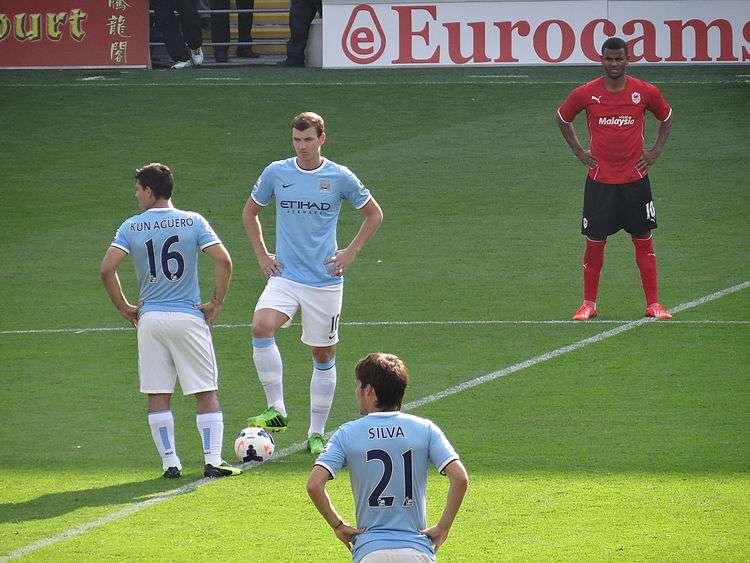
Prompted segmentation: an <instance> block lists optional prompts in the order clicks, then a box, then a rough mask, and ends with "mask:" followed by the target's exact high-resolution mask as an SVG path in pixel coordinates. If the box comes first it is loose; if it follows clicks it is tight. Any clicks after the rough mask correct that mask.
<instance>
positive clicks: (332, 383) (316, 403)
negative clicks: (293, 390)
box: [307, 358, 336, 437]
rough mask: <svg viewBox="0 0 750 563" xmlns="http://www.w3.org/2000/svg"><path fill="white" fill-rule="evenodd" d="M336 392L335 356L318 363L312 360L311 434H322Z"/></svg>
mask: <svg viewBox="0 0 750 563" xmlns="http://www.w3.org/2000/svg"><path fill="white" fill-rule="evenodd" d="M335 392H336V358H331V360H330V361H329V362H326V363H325V364H320V363H318V362H316V361H313V373H312V379H311V380H310V429H309V430H308V432H307V435H308V437H309V436H310V435H311V434H316V433H317V434H324V433H325V427H326V421H327V420H328V414H329V413H330V412H331V404H333V395H334V394H335Z"/></svg>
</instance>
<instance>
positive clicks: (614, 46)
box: [602, 37, 628, 57]
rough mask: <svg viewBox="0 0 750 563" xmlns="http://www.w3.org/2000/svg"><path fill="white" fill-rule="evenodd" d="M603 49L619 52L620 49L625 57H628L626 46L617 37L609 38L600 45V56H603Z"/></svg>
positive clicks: (623, 41)
mask: <svg viewBox="0 0 750 563" xmlns="http://www.w3.org/2000/svg"><path fill="white" fill-rule="evenodd" d="M605 49H610V50H612V51H619V50H620V49H622V50H623V51H625V56H626V57H627V56H628V44H627V43H625V40H623V39H620V38H619V37H610V38H609V39H607V40H606V41H605V42H604V43H603V44H602V55H604V50H605Z"/></svg>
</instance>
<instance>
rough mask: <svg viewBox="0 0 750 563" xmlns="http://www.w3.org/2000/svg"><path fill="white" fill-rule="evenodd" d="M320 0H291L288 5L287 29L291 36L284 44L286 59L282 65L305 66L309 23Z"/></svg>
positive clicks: (318, 6)
mask: <svg viewBox="0 0 750 563" xmlns="http://www.w3.org/2000/svg"><path fill="white" fill-rule="evenodd" d="M320 6H321V2H317V1H315V0H291V4H290V6H289V30H290V32H291V36H290V38H289V42H288V43H287V45H286V60H284V61H282V63H281V64H282V65H283V66H305V47H306V46H307V35H308V33H309V32H310V23H312V21H313V19H314V18H315V14H316V13H317V12H318V10H320Z"/></svg>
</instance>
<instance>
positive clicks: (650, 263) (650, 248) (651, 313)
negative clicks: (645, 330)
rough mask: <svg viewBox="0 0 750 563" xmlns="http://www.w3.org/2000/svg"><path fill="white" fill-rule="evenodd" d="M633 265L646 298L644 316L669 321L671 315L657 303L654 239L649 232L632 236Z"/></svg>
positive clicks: (657, 284)
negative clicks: (637, 272)
mask: <svg viewBox="0 0 750 563" xmlns="http://www.w3.org/2000/svg"><path fill="white" fill-rule="evenodd" d="M632 239H633V248H634V249H635V263H636V264H637V266H638V271H639V273H640V274H641V283H642V284H643V293H644V295H645V296H646V316H647V317H654V318H656V319H671V318H672V315H671V314H670V313H669V312H668V311H667V310H666V309H665V308H664V307H662V306H661V304H660V303H659V282H658V275H657V271H656V252H654V239H653V237H652V236H651V233H650V232H645V233H640V234H634V235H633V236H632Z"/></svg>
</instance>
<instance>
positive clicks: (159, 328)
mask: <svg viewBox="0 0 750 563" xmlns="http://www.w3.org/2000/svg"><path fill="white" fill-rule="evenodd" d="M135 177H136V184H135V194H134V195H135V198H136V200H137V201H138V207H139V208H140V209H141V213H139V214H138V215H135V216H133V217H131V218H129V219H127V220H126V221H125V222H124V223H123V224H122V225H121V226H120V228H119V229H118V230H117V233H116V234H115V238H114V240H113V241H112V243H111V246H110V247H109V249H108V250H107V253H106V254H105V255H104V259H103V260H102V266H101V277H102V281H103V282H104V287H105V289H106V290H107V293H108V294H109V297H110V299H111V300H112V303H113V304H114V305H115V307H117V309H118V310H119V311H120V314H122V316H123V317H125V318H126V319H127V320H128V321H130V322H131V323H133V325H136V326H137V329H138V376H139V379H140V388H141V392H142V393H145V394H146V395H148V423H149V427H150V428H151V436H152V438H153V440H154V444H155V445H156V449H157V451H158V452H159V455H160V456H161V458H162V467H163V469H164V477H166V478H168V479H175V478H178V477H180V476H181V471H182V463H181V462H180V458H179V456H178V455H177V448H176V446H175V438H174V418H173V416H172V411H171V410H170V406H169V403H170V399H171V397H172V393H173V392H174V388H175V383H176V382H177V380H179V382H180V387H181V388H182V392H183V393H184V394H185V395H195V398H196V400H197V407H198V408H197V415H196V425H197V427H198V433H199V435H200V437H201V439H202V442H203V454H204V462H205V464H204V468H203V474H204V475H205V476H206V477H226V476H229V475H237V474H239V473H241V471H240V470H239V469H237V468H235V467H231V466H230V465H228V464H227V463H226V462H224V461H223V460H222V459H221V446H222V439H223V433H224V418H223V415H222V412H221V407H220V405H219V399H218V395H217V389H218V377H219V373H218V369H217V367H216V357H215V355H214V348H213V341H212V339H211V331H210V330H209V325H210V324H211V323H212V322H213V321H214V320H215V319H216V318H217V316H218V314H219V311H220V309H221V304H222V302H223V301H224V297H225V295H226V292H227V290H228V288H229V278H230V276H231V274H232V259H231V258H230V256H229V253H228V252H227V251H226V249H225V248H224V245H222V244H221V240H219V238H218V237H217V236H216V234H215V233H214V231H213V230H212V229H211V227H210V226H209V224H208V222H207V221H206V220H205V219H204V218H203V217H201V216H200V215H199V214H198V213H193V212H190V211H182V210H179V209H175V207H174V206H173V205H172V190H173V188H174V179H173V176H172V171H171V170H170V169H169V167H167V166H164V165H163V164H159V163H152V164H149V165H147V166H144V167H143V168H140V169H138V170H137V171H136V176H135ZM201 250H202V251H203V252H205V253H206V254H207V255H208V257H209V258H210V259H211V260H212V261H213V263H214V267H215V268H216V275H215V286H214V294H213V298H212V299H211V301H209V302H207V303H201V298H200V288H199V285H198V252H199V251H201ZM128 254H129V255H131V256H132V257H133V262H134V264H135V271H136V277H137V279H138V296H139V306H135V305H132V304H131V303H130V302H129V301H128V300H127V298H126V297H125V295H124V293H123V291H122V286H121V285H120V279H119V277H118V275H117V269H118V267H119V266H120V264H121V262H122V261H123V260H124V258H125V257H126V256H127V255H128Z"/></svg>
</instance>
